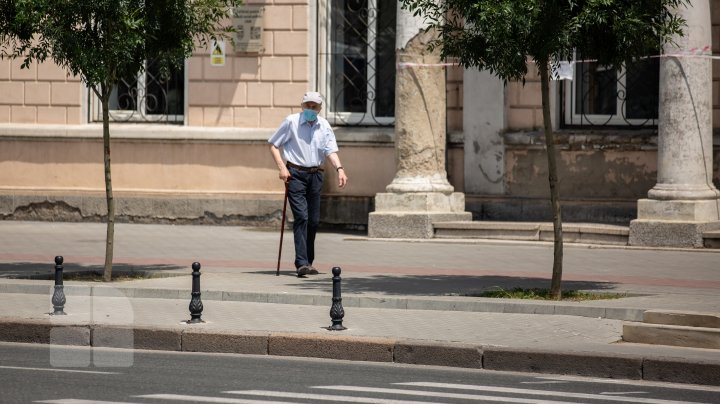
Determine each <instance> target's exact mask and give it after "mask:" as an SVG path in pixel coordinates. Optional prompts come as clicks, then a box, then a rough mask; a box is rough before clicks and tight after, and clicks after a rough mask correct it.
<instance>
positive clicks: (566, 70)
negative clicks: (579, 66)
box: [552, 61, 575, 80]
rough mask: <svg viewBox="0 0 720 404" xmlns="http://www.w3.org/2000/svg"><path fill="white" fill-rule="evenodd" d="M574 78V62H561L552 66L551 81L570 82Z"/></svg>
mask: <svg viewBox="0 0 720 404" xmlns="http://www.w3.org/2000/svg"><path fill="white" fill-rule="evenodd" d="M574 76H575V62H568V61H562V62H559V63H558V64H557V66H553V72H552V78H553V80H572V79H573V78H574Z"/></svg>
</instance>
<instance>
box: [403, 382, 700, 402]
mask: <svg viewBox="0 0 720 404" xmlns="http://www.w3.org/2000/svg"><path fill="white" fill-rule="evenodd" d="M393 384H398V385H403V386H416V387H432V388H441V389H459V390H474V391H487V392H491V393H509V394H529V395H534V396H557V397H568V398H585V399H591V400H610V401H618V402H624V403H646V404H698V403H695V402H692V401H676V400H661V399H655V398H636V397H610V396H603V395H600V394H588V393H571V392H567V391H550V390H531V389H516V388H511V387H495V386H474V385H468V384H453V383H429V382H409V383H393Z"/></svg>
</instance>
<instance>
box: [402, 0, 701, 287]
mask: <svg viewBox="0 0 720 404" xmlns="http://www.w3.org/2000/svg"><path fill="white" fill-rule="evenodd" d="M401 2H402V6H403V8H405V9H407V10H410V11H411V12H413V13H414V15H416V16H422V17H424V18H425V19H426V21H427V23H428V27H429V29H435V30H437V32H438V37H437V39H436V40H435V41H434V42H432V43H431V44H430V46H431V47H433V48H434V47H440V49H441V54H442V56H443V57H446V58H454V59H456V60H457V61H458V63H459V64H460V65H462V66H464V67H477V68H479V69H481V70H488V71H489V72H490V73H492V74H494V75H496V76H498V77H499V78H501V79H502V80H503V81H505V82H506V83H507V82H508V81H511V80H513V81H523V83H524V80H525V77H526V76H527V74H528V60H531V63H534V64H535V65H536V66H537V71H538V73H539V76H540V87H541V97H542V111H543V127H544V135H545V145H546V148H547V162H548V182H549V185H550V202H551V206H552V216H553V229H554V233H553V234H554V254H553V270H552V280H551V285H550V294H551V295H552V297H553V298H555V299H560V297H561V284H562V263H563V234H562V217H561V207H560V195H559V191H558V169H557V162H556V150H555V136H554V133H553V129H552V121H551V118H550V78H551V72H552V67H553V66H554V65H557V63H558V62H559V61H562V60H572V58H573V57H574V55H575V52H576V51H577V52H580V53H581V54H582V55H583V58H587V59H592V60H595V61H597V64H598V65H599V66H603V67H610V68H612V69H614V70H619V69H621V68H622V66H624V65H626V64H629V63H633V61H636V60H637V59H638V58H642V57H646V56H649V55H654V54H656V53H657V52H659V51H660V50H661V48H662V45H663V44H665V43H667V42H669V41H671V40H672V37H673V36H675V35H682V28H683V26H684V24H685V21H684V20H683V19H682V18H680V17H679V16H678V15H677V14H676V13H675V11H676V10H677V9H678V8H679V7H684V6H685V5H687V4H688V0H401Z"/></svg>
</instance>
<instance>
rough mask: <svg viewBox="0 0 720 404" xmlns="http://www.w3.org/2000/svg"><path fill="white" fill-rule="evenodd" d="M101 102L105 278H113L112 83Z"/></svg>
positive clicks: (108, 280)
mask: <svg viewBox="0 0 720 404" xmlns="http://www.w3.org/2000/svg"><path fill="white" fill-rule="evenodd" d="M100 91H101V94H102V96H101V103H102V114H103V160H104V163H105V197H106V199H107V234H106V236H105V270H104V271H103V280H104V281H105V282H110V281H111V280H112V260H113V242H114V239H115V200H114V199H113V193H112V177H111V175H110V106H109V103H110V93H111V92H112V85H104V84H103V85H101V89H100Z"/></svg>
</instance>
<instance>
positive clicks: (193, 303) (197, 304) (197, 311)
mask: <svg viewBox="0 0 720 404" xmlns="http://www.w3.org/2000/svg"><path fill="white" fill-rule="evenodd" d="M192 269H193V272H192V277H193V279H192V299H190V320H188V321H187V322H188V324H195V323H204V321H203V320H202V319H201V318H200V316H202V311H203V304H202V300H200V263H199V262H193V264H192Z"/></svg>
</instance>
